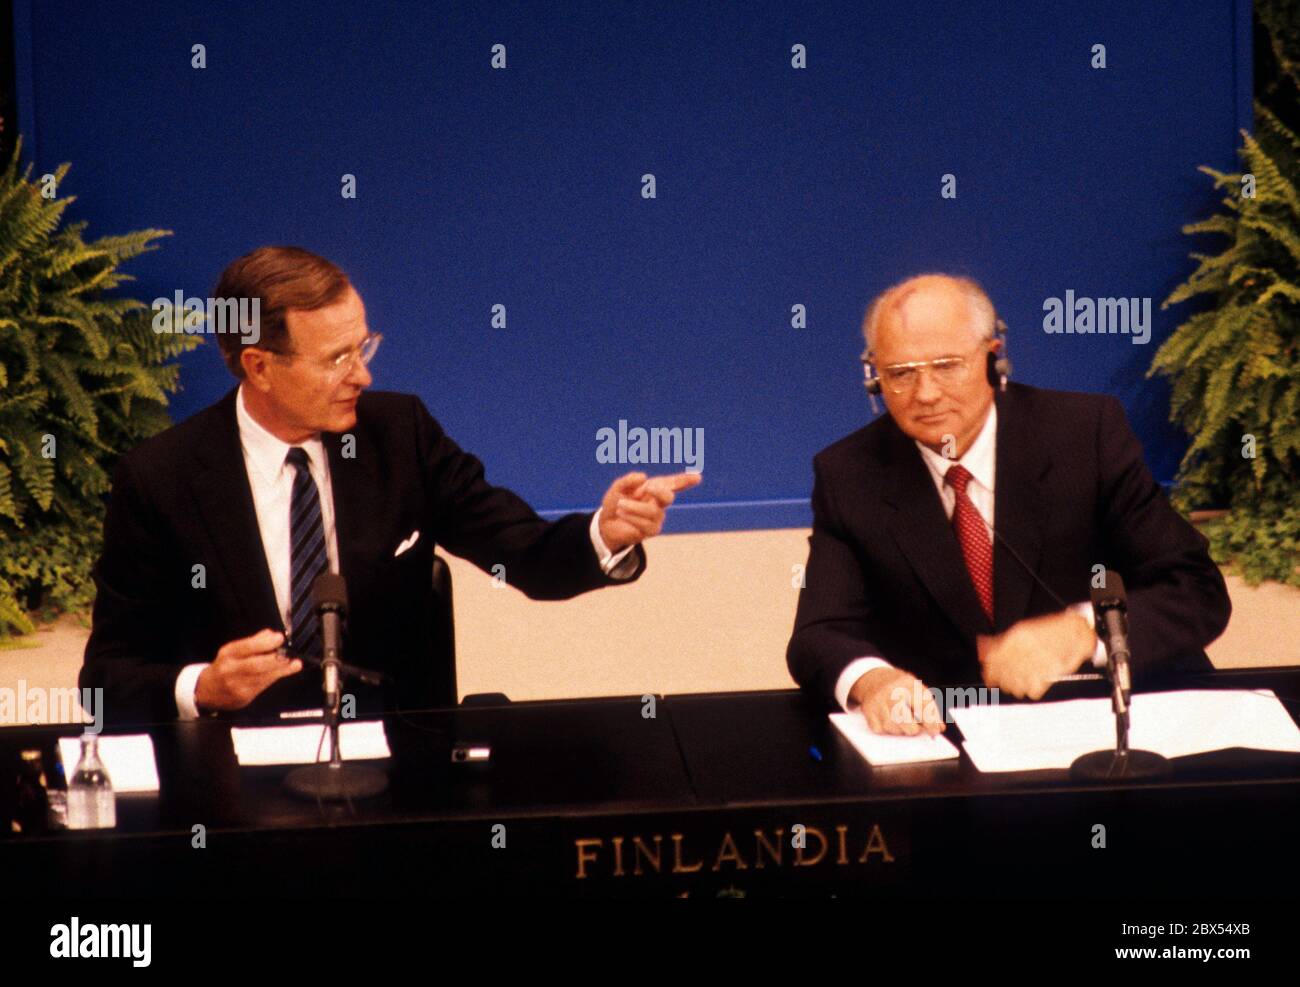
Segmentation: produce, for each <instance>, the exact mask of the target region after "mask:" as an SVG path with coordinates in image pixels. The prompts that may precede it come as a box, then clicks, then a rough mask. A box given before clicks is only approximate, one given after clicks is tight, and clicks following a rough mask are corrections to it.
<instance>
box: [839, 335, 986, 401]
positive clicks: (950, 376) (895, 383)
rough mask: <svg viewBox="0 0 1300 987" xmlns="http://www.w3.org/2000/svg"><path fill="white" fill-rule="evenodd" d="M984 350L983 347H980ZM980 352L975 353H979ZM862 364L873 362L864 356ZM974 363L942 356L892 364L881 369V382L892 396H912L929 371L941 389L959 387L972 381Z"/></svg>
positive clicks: (964, 359)
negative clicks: (925, 372)
mask: <svg viewBox="0 0 1300 987" xmlns="http://www.w3.org/2000/svg"><path fill="white" fill-rule="evenodd" d="M980 348H981V349H983V345H981V347H980ZM978 352H979V350H975V351H973V353H978ZM862 362H863V363H864V364H868V363H870V362H871V359H870V357H869V356H866V355H864V356H863V359H862ZM973 366H974V364H973V361H972V360H971V359H970V357H969V356H941V357H938V358H937V359H934V360H916V361H913V362H911V363H891V364H890V365H889V366H887V367H881V368H880V380H881V383H883V384H884V386H885V387H887V388H888V389H889V393H890V394H911V393H913V392H914V391H915V390H916V389H917V388H918V387H919V386H920V385H921V374H922V373H923V372H924V371H925V370H927V369H928V370H929V371H930V372H931V373H932V374H934V380H935V383H937V384H939V386H940V387H958V386H960V385H962V384H964V383H966V382H967V381H968V380H970V375H971V370H972V369H973Z"/></svg>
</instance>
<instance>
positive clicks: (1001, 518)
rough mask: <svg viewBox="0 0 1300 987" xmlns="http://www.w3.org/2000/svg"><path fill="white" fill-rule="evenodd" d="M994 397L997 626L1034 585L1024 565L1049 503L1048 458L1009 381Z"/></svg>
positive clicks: (1021, 605) (1034, 565)
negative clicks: (1045, 479)
mask: <svg viewBox="0 0 1300 987" xmlns="http://www.w3.org/2000/svg"><path fill="white" fill-rule="evenodd" d="M997 401H998V442H997V452H996V456H997V462H996V464H995V469H996V479H995V481H994V483H995V485H996V489H995V490H994V507H993V516H994V517H993V526H994V528H995V529H996V530H997V533H998V538H997V539H995V541H994V545H993V616H994V623H995V624H996V626H997V629H998V630H999V631H1001V630H1005V629H1006V628H1008V627H1010V626H1011V625H1012V624H1014V623H1015V622H1016V621H1018V620H1021V619H1023V618H1024V617H1025V616H1026V614H1027V612H1028V607H1029V598H1030V596H1031V595H1032V593H1033V591H1034V585H1035V581H1034V577H1033V576H1032V575H1031V573H1030V571H1028V570H1032V571H1033V572H1037V571H1038V568H1039V561H1040V559H1041V557H1042V550H1043V530H1044V527H1045V526H1046V524H1047V517H1048V515H1049V513H1050V512H1051V508H1052V504H1051V498H1050V497H1048V496H1047V495H1046V493H1045V488H1044V486H1043V477H1044V476H1045V475H1046V474H1047V472H1048V471H1049V470H1050V469H1051V466H1052V460H1051V456H1050V455H1049V453H1048V450H1047V449H1046V448H1044V446H1043V445H1042V444H1041V443H1040V441H1039V439H1038V437H1037V436H1035V434H1034V432H1033V430H1032V428H1031V423H1030V422H1029V421H1028V420H1027V419H1026V416H1025V415H1024V413H1023V411H1022V408H1021V402H1020V400H1019V395H1018V394H1017V392H1016V390H1015V387H1014V385H1013V387H1012V389H1011V390H1010V391H1008V392H1007V393H1006V394H998V395H997ZM1008 545H1010V546H1011V549H1014V550H1015V555H1012V554H1011V551H1010V550H1009V549H1008V548H1007V546H1008ZM1016 555H1018V556H1019V557H1020V558H1019V560H1017V559H1016V557H1015V556H1016Z"/></svg>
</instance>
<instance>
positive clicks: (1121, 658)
mask: <svg viewBox="0 0 1300 987" xmlns="http://www.w3.org/2000/svg"><path fill="white" fill-rule="evenodd" d="M1092 609H1093V613H1094V614H1096V622H1097V633H1098V636H1100V637H1101V639H1102V642H1103V643H1104V644H1105V645H1106V655H1107V657H1108V658H1109V659H1110V667H1111V669H1112V674H1113V675H1114V676H1115V684H1116V686H1117V688H1118V691H1119V693H1120V697H1121V699H1122V706H1123V708H1127V707H1128V702H1129V696H1130V694H1131V691H1132V689H1131V683H1130V681H1129V650H1128V595H1127V594H1126V593H1125V592H1124V580H1123V579H1122V578H1120V574H1119V573H1118V572H1115V571H1114V570H1113V569H1107V570H1106V571H1105V572H1104V573H1103V574H1102V585H1101V586H1094V587H1093V588H1092ZM1117 712H1118V710H1117Z"/></svg>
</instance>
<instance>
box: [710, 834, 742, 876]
mask: <svg viewBox="0 0 1300 987" xmlns="http://www.w3.org/2000/svg"><path fill="white" fill-rule="evenodd" d="M727 847H731V851H730V852H728V851H727ZM724 860H730V861H732V862H733V863H735V865H736V869H737V870H749V865H748V864H746V863H745V861H744V860H743V859H741V856H740V848H739V847H738V846H736V841H735V840H734V839H732V836H731V834H730V833H724V834H722V846H720V847H718V859H717V860H715V861H714V862H713V872H714V873H715V874H716V873H717V872H718V871H720V870H722V862H723V861H724Z"/></svg>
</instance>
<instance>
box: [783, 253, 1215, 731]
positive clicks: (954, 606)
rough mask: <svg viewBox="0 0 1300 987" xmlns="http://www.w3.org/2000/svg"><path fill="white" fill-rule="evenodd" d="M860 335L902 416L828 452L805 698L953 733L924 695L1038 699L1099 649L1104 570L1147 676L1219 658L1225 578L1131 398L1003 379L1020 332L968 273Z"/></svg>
mask: <svg viewBox="0 0 1300 987" xmlns="http://www.w3.org/2000/svg"><path fill="white" fill-rule="evenodd" d="M863 330H864V333H865V336H866V343H867V347H866V350H865V351H864V353H863V367H864V372H865V375H866V385H867V391H868V393H869V394H871V395H872V401H873V403H874V401H875V398H876V396H877V395H879V396H880V397H881V398H882V399H883V400H884V402H885V407H886V409H887V411H888V414H887V415H884V416H882V417H881V418H879V419H877V420H876V421H875V422H873V423H872V424H870V425H868V426H866V427H865V428H862V429H859V430H858V431H857V432H854V433H853V434H852V435H849V436H847V437H845V438H844V439H841V440H840V441H838V442H836V443H834V444H833V445H831V446H829V447H828V448H826V449H824V450H822V452H820V453H818V455H817V456H816V457H815V458H814V460H813V473H814V484H813V495H812V506H813V532H812V536H811V538H810V539H809V557H808V564H807V567H806V571H805V586H804V588H803V589H802V590H801V592H800V596H799V606H798V611H797V613H796V616H795V627H794V633H793V635H792V636H791V639H790V644H789V648H788V650H787V656H786V657H787V662H788V664H789V667H790V672H791V674H792V675H793V676H794V678H795V680H796V681H797V682H798V683H799V684H800V685H801V686H802V687H803V688H804V689H805V690H807V691H809V692H810V693H812V694H814V695H816V696H819V697H820V698H822V699H824V700H826V701H827V702H828V703H834V705H836V706H838V707H840V708H842V709H845V710H850V711H852V710H858V711H860V712H861V713H862V715H863V716H864V718H865V719H866V721H867V723H868V725H869V726H870V727H871V729H873V730H875V731H877V732H882V733H899V734H915V733H919V732H921V731H923V730H924V731H927V732H930V733H938V732H940V731H941V730H943V728H944V724H943V717H942V715H941V714H940V712H939V710H938V709H937V707H936V706H935V703H934V699H933V696H932V694H931V692H930V691H929V689H928V687H929V686H968V685H971V684H974V683H978V682H982V683H983V684H984V685H985V686H986V687H988V688H989V689H997V690H1001V691H1005V692H1007V693H1009V694H1011V695H1013V696H1016V697H1028V698H1031V699H1038V698H1040V697H1041V696H1042V695H1043V694H1044V693H1045V692H1046V691H1047V689H1048V688H1049V687H1050V686H1051V684H1052V683H1053V682H1055V681H1057V680H1058V679H1060V678H1062V677H1063V676H1066V675H1069V674H1070V673H1072V672H1075V671H1076V670H1078V669H1079V668H1080V666H1082V665H1084V663H1086V662H1089V661H1090V660H1092V661H1097V660H1101V659H1104V651H1103V649H1102V646H1101V645H1100V643H1099V642H1098V639H1097V636H1096V634H1095V633H1094V631H1093V628H1092V609H1091V606H1090V604H1089V602H1088V600H1089V592H1090V580H1091V579H1092V578H1093V577H1094V573H1096V572H1098V571H1104V569H1112V570H1114V571H1117V572H1119V573H1120V574H1121V575H1122V576H1123V578H1124V583H1125V585H1126V586H1127V587H1128V590H1129V643H1130V646H1131V651H1132V655H1133V674H1134V677H1135V679H1136V680H1137V681H1138V683H1139V684H1140V683H1141V682H1142V681H1143V680H1151V679H1153V678H1155V677H1156V676H1157V675H1158V674H1170V673H1177V672H1180V671H1183V672H1188V671H1203V670H1206V669H1208V668H1210V667H1211V666H1210V664H1209V660H1208V659H1207V658H1206V656H1205V653H1204V648H1205V646H1206V645H1207V644H1208V643H1209V642H1211V641H1212V640H1214V638H1216V637H1217V636H1218V635H1219V634H1221V633H1222V632H1223V629H1224V628H1225V627H1226V626H1227V622H1228V616H1229V613H1230V610H1231V607H1230V604H1229V602H1228V595H1227V589H1226V586H1225V584H1224V581H1223V577H1222V575H1221V574H1220V572H1219V570H1218V567H1217V566H1215V564H1214V563H1213V562H1212V561H1211V560H1210V557H1209V554H1208V552H1207V546H1206V541H1205V539H1204V538H1203V537H1202V536H1201V535H1200V534H1199V533H1197V532H1196V531H1195V530H1194V529H1193V528H1192V527H1191V525H1190V524H1188V523H1187V521H1185V520H1184V519H1183V518H1182V517H1181V516H1180V515H1179V514H1178V513H1177V512H1176V511H1175V510H1174V509H1173V508H1172V507H1171V506H1170V504H1169V502H1168V499H1167V498H1166V497H1165V495H1164V493H1163V491H1162V490H1161V489H1160V487H1159V485H1158V484H1157V483H1156V482H1155V480H1154V479H1153V478H1152V476H1151V474H1150V472H1149V471H1148V470H1147V468H1146V465H1145V463H1144V461H1143V457H1142V449H1141V446H1140V444H1139V443H1138V440H1137V437H1136V436H1135V435H1134V434H1133V432H1132V429H1131V428H1130V427H1129V425H1128V423H1127V421H1126V419H1125V417H1124V412H1123V409H1122V408H1121V406H1120V404H1119V402H1118V401H1117V400H1115V399H1114V398H1111V397H1105V396H1100V395H1090V394H1076V393H1069V392H1064V391H1048V390H1042V389H1039V388H1033V387H1027V386H1025V385H1021V384H1010V385H1008V383H1007V378H1008V376H1009V375H1010V372H1011V367H1010V362H1009V360H1008V359H1007V355H1006V327H1005V325H1003V324H1002V322H1001V320H999V319H998V318H997V315H996V312H995V310H994V307H993V304H992V302H991V301H990V300H989V298H988V296H987V294H985V292H984V291H983V289H982V288H981V287H980V286H979V285H978V284H977V283H976V282H974V281H972V280H970V279H968V278H959V277H953V276H949V275H943V274H928V275H920V276H918V277H914V278H910V279H908V280H907V281H904V282H902V283H901V284H898V285H895V286H894V287H892V288H890V289H889V290H888V291H886V292H884V293H883V294H882V295H881V296H880V297H879V298H877V299H876V300H875V302H873V303H872V305H871V307H870V309H869V310H868V312H867V317H866V319H865V321H864V324H863ZM1099 567H1100V568H1099Z"/></svg>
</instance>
